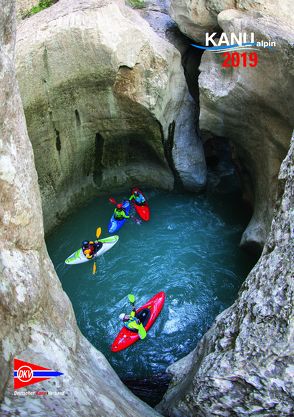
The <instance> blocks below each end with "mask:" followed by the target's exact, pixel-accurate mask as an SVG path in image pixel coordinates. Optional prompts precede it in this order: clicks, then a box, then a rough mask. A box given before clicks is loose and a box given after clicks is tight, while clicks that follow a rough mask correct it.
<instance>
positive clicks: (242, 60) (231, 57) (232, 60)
mask: <svg viewBox="0 0 294 417" xmlns="http://www.w3.org/2000/svg"><path fill="white" fill-rule="evenodd" d="M222 56H223V57H224V61H223V63H222V67H223V68H230V67H239V66H240V65H241V66H243V67H248V66H249V67H256V65H257V64H258V55H257V53H256V52H250V53H247V52H243V53H242V54H239V53H238V52H224V53H223V55H222Z"/></svg>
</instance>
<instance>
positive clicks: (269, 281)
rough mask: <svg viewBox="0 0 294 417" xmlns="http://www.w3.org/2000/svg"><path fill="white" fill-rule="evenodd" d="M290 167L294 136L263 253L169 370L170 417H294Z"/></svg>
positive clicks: (165, 405) (166, 407) (293, 174)
mask: <svg viewBox="0 0 294 417" xmlns="http://www.w3.org/2000/svg"><path fill="white" fill-rule="evenodd" d="M293 166H294V137H293V139H292V145H291V148H290V151H289V153H288V155H287V157H286V159H285V160H284V162H283V164H282V166H281V170H280V174H279V193H278V194H279V200H278V203H277V207H276V212H275V216H274V219H273V222H272V226H271V231H270V234H269V236H268V239H267V242H266V245H265V247H264V250H263V253H262V256H261V258H260V260H259V261H258V263H257V264H256V266H255V267H254V269H253V270H252V271H251V273H250V274H249V276H248V278H247V279H246V281H245V282H244V284H243V287H242V289H241V292H240V294H239V297H238V299H237V300H236V302H235V303H234V304H233V305H232V307H230V308H229V309H227V310H225V311H224V312H223V313H221V314H220V315H219V316H218V317H217V318H216V321H215V323H214V325H213V326H212V328H211V329H210V330H209V331H208V332H207V333H206V334H205V336H204V337H203V339H202V340H201V342H200V343H199V344H198V345H197V347H196V349H195V350H194V351H193V352H191V353H190V354H189V355H188V356H186V357H185V358H183V359H182V360H180V361H178V362H176V363H175V364H173V365H172V366H170V368H169V371H170V372H171V373H172V374H173V381H172V383H171V386H170V388H169V390H168V392H167V393H166V395H165V396H164V398H163V401H162V402H161V403H160V405H159V407H158V409H159V410H160V411H161V412H162V413H163V414H164V415H165V416H169V417H198V416H199V417H200V416H201V417H212V416H215V417H220V416H222V417H232V416H236V417H245V416H246V417H248V416H252V415H256V416H263V417H282V416H283V417H290V416H293V414H294V401H293V394H294V378H293V377H294V374H293V369H294V337H293V335H294V315H293V305H294V304H293V295H294V285H293V253H294V240H293V238H294V234H293V224H294V223H293V203H294V181H293V180H294V170H293ZM281 196H282V198H281Z"/></svg>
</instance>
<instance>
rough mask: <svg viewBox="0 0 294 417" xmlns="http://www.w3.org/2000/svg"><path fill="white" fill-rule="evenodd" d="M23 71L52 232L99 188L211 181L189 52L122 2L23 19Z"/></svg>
mask: <svg viewBox="0 0 294 417" xmlns="http://www.w3.org/2000/svg"><path fill="white" fill-rule="evenodd" d="M17 77H18V81H19V84H20V91H21V96H22V99H23V105H24V111H25V115H26V120H27V126H28V132H29V137H30V139H31V142H32V145H33V149H34V154H35V161H36V168H37V172H38V176H39V184H40V189H41V196H42V202H43V211H44V219H45V231H48V230H49V229H50V228H52V226H54V225H55V224H56V223H57V222H58V221H59V220H60V219H61V218H62V217H64V216H65V215H66V214H68V211H69V210H70V209H72V208H74V207H75V206H76V205H77V204H79V203H81V202H82V201H84V200H85V199H86V198H89V197H91V196H92V195H93V194H97V193H98V192H99V193H103V192H115V191H117V190H120V189H122V188H125V187H128V186H131V185H134V184H137V185H140V184H141V185H144V186H145V187H148V186H150V187H159V188H163V189H172V188H173V186H174V178H175V177H176V178H177V179H178V180H179V182H180V184H181V185H182V186H184V188H186V189H188V190H190V191H197V190H200V189H202V188H203V187H204V186H205V183H206V166H205V160H204V155H203V149H202V144H201V141H200V140H199V138H198V137H197V135H196V129H195V121H193V118H190V117H189V114H190V113H189V112H193V111H194V109H193V106H191V105H190V104H189V103H190V100H189V97H188V90H187V86H186V82H185V77H184V73H183V70H182V67H181V55H180V53H179V52H178V50H177V49H176V48H175V47H174V46H173V45H172V44H171V43H169V42H168V41H167V40H163V39H162V38H159V37H158V36H157V35H156V33H155V32H154V31H153V30H152V29H151V27H150V26H149V24H148V23H147V22H146V21H145V20H144V19H143V18H141V17H140V16H139V14H138V13H137V12H136V11H133V10H132V9H131V8H129V7H126V6H125V5H124V2H123V1H120V0H108V1H106V0H103V1H102V0H99V1H96V0H83V1H82V0H74V1H71V0H60V1H59V2H58V3H56V4H55V5H53V6H51V7H50V8H48V9H46V10H44V11H43V12H41V13H38V14H37V15H35V16H32V17H31V18H29V19H26V20H24V21H23V22H22V23H20V25H19V27H18V37H17ZM190 120H191V121H190ZM187 121H189V124H188V126H187V127H186V126H183V123H185V124H186V123H187ZM187 133H189V137H188V141H187ZM183 144H185V146H184V148H185V150H184V151H183ZM186 149H188V153H189V152H190V154H195V157H194V159H193V162H191V161H189V158H188V153H187V151H186Z"/></svg>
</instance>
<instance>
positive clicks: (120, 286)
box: [47, 186, 254, 379]
mask: <svg viewBox="0 0 294 417" xmlns="http://www.w3.org/2000/svg"><path fill="white" fill-rule="evenodd" d="M146 194H147V198H148V200H149V203H150V206H151V213H152V217H151V220H150V222H148V223H141V224H138V222H137V221H135V220H134V219H132V220H131V219H130V220H129V221H128V222H127V223H126V224H125V225H124V226H123V228H122V229H121V230H120V231H119V233H118V234H119V236H120V239H119V242H118V243H117V244H116V245H115V246H114V247H113V248H112V249H111V250H110V251H109V252H107V253H106V254H105V255H104V256H102V257H100V258H98V261H97V273H96V275H93V274H92V262H89V263H86V264H81V265H74V266H68V265H66V264H64V260H65V258H66V257H67V256H68V255H70V254H71V253H72V252H73V251H74V250H76V249H77V248H78V247H79V246H80V244H81V241H82V240H84V239H94V238H95V230H96V228H97V227H98V226H101V227H102V236H103V237H105V236H108V232H107V224H108V221H109V219H110V217H111V214H112V211H113V206H112V205H111V204H110V203H109V202H108V199H107V197H97V198H95V199H94V200H93V201H92V202H91V203H90V204H89V205H87V206H86V207H83V208H82V209H80V210H79V211H78V212H76V213H75V214H73V215H72V216H71V217H70V218H69V219H68V220H67V221H66V222H65V223H63V225H61V226H60V227H59V228H58V230H57V231H56V232H55V233H54V234H52V235H51V236H50V237H49V238H48V239H47V247H48V251H49V254H50V256H51V259H52V261H53V263H54V265H55V268H56V271H57V274H58V276H59V278H60V280H61V282H62V286H63V288H64V290H65V292H66V293H67V294H68V296H69V298H70V299H71V301H72V304H73V307H74V310H75V314H76V318H77V321H78V325H79V327H80V329H81V331H82V333H83V334H84V335H85V336H86V337H87V338H88V339H89V340H90V342H91V343H92V344H93V345H94V346H96V347H97V348H98V349H99V350H100V351H102V352H103V353H104V354H105V356H106V357H107V359H108V360H109V362H110V363H111V364H112V366H113V367H114V369H115V370H116V371H117V373H118V374H119V376H120V377H121V378H122V379H148V378H149V379H152V377H153V376H154V375H158V374H161V373H163V372H164V371H165V369H166V367H167V366H168V365H170V364H171V363H173V362H174V361H175V360H177V359H180V358H182V357H183V356H184V355H186V354H187V353H189V352H190V351H191V350H192V349H193V348H194V347H195V346H196V344H197V342H198V341H199V339H200V338H201V336H202V335H203V333H204V332H205V331H206V330H207V329H208V328H209V326H210V325H211V324H212V322H213V320H214V318H215V317H216V315H217V314H218V313H220V312H221V311H223V310H224V309H225V308H226V307H228V306H229V305H231V304H232V303H233V301H234V300H235V298H236V296H237V293H238V290H239V288H240V286H241V284H242V282H243V280H244V278H245V277H246V275H247V274H248V272H249V271H250V269H251V268H252V266H253V263H254V259H252V257H251V256H249V255H248V254H247V253H245V252H243V251H242V250H241V249H240V248H239V247H238V244H239V241H240V237H241V234H242V231H243V230H244V226H245V224H246V221H247V220H248V218H247V216H246V214H245V213H244V212H243V209H242V204H241V201H240V196H239V194H238V192H236V191H234V192H227V191H226V186H224V187H223V188H221V189H220V188H217V187H215V188H213V189H212V190H210V191H208V192H207V193H205V194H203V195H200V196H193V195H191V194H178V193H167V192H156V191H149V192H148V191H147V193H146ZM126 196H127V194H125V195H121V196H114V197H115V198H116V199H117V200H120V198H121V197H126ZM162 290H163V291H165V293H166V302H165V306H164V309H163V311H162V313H161V315H160V316H159V318H158V320H157V321H156V323H155V325H154V326H153V327H152V329H151V330H150V331H149V332H148V336H147V338H146V339H145V340H144V341H139V342H138V343H136V344H135V345H133V346H132V347H130V348H129V349H127V350H125V351H122V352H119V353H112V352H111V351H110V349H109V346H110V345H111V343H112V342H113V340H114V338H115V336H116V335H117V333H118V332H119V330H120V329H121V327H122V326H121V322H120V321H119V318H118V316H119V314H120V313H121V312H129V311H130V310H131V308H130V306H129V304H128V300H127V294H128V293H133V294H135V295H136V298H137V302H136V305H137V306H140V305H141V304H142V303H145V302H146V301H147V300H148V299H149V298H151V297H152V296H153V295H154V294H156V293H157V292H159V291H162Z"/></svg>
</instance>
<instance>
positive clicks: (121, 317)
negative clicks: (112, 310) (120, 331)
mask: <svg viewBox="0 0 294 417" xmlns="http://www.w3.org/2000/svg"><path fill="white" fill-rule="evenodd" d="M124 318H125V313H121V314H120V315H119V319H120V320H121V321H123V320H124Z"/></svg>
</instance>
